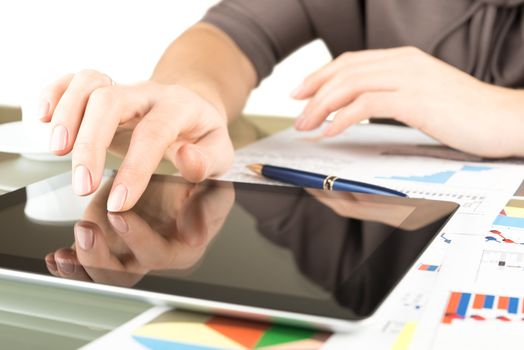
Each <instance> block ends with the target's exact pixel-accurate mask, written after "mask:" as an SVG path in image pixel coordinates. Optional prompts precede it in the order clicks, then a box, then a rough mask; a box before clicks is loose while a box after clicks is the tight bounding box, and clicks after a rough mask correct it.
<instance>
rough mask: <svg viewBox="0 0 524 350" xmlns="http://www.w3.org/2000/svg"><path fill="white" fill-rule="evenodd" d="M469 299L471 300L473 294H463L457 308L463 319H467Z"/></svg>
mask: <svg viewBox="0 0 524 350" xmlns="http://www.w3.org/2000/svg"><path fill="white" fill-rule="evenodd" d="M469 299H471V293H462V295H461V296H460V301H459V304H458V307H457V315H459V316H460V317H461V318H465V317H466V311H468V304H469Z"/></svg>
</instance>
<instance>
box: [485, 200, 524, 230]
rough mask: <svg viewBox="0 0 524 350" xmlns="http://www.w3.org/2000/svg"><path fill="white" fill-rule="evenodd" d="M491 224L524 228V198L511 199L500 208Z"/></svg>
mask: <svg viewBox="0 0 524 350" xmlns="http://www.w3.org/2000/svg"><path fill="white" fill-rule="evenodd" d="M493 224H494V225H500V226H509V227H518V228H524V200H522V199H515V198H514V199H511V200H510V201H509V202H508V203H507V204H506V206H505V207H504V209H502V210H501V212H500V214H499V215H498V216H497V218H496V219H495V222H494V223H493Z"/></svg>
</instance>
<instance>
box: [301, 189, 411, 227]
mask: <svg viewBox="0 0 524 350" xmlns="http://www.w3.org/2000/svg"><path fill="white" fill-rule="evenodd" d="M305 190H306V192H308V193H309V194H311V195H312V196H313V197H314V198H315V199H316V200H318V201H319V202H320V203H322V204H324V205H325V206H327V207H329V208H331V209H332V210H333V211H334V212H335V213H337V214H338V215H340V216H343V217H347V218H354V219H359V220H366V221H376V222H381V223H383V224H386V225H390V226H394V227H397V226H400V225H401V224H402V223H403V222H404V221H405V220H406V218H407V217H408V216H409V215H410V214H411V213H412V212H413V210H414V209H415V207H414V206H412V205H405V204H398V203H397V204H395V203H393V201H389V202H385V203H381V202H377V201H370V200H369V199H367V200H366V199H365V196H366V195H364V198H362V195H361V194H359V193H351V192H341V191H324V190H317V189H310V188H307V189H305ZM395 199H396V198H395ZM395 199H394V200H395ZM386 200H387V198H386ZM404 202H405V201H404Z"/></svg>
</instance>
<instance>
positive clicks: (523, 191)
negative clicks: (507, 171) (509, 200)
mask: <svg viewBox="0 0 524 350" xmlns="http://www.w3.org/2000/svg"><path fill="white" fill-rule="evenodd" d="M514 196H519V197H524V181H522V183H521V184H520V186H519V188H517V191H515V194H514Z"/></svg>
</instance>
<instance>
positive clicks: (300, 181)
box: [247, 164, 407, 197]
mask: <svg viewBox="0 0 524 350" xmlns="http://www.w3.org/2000/svg"><path fill="white" fill-rule="evenodd" d="M247 167H248V168H249V169H250V170H251V171H253V172H254V173H257V174H259V175H262V176H265V177H267V178H269V179H273V180H278V181H282V182H285V183H288V184H291V185H296V186H300V187H310V188H321V189H324V190H328V191H331V190H334V191H344V192H360V193H369V194H380V195H385V196H397V197H407V195H406V194H405V193H402V192H399V191H395V190H392V189H389V188H386V187H381V186H377V185H373V184H367V183H364V182H359V181H353V180H346V179H340V178H338V177H336V176H332V175H322V174H316V173H310V172H307V171H303V170H297V169H290V168H284V167H279V166H274V165H267V164H250V165H248V166H247Z"/></svg>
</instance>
